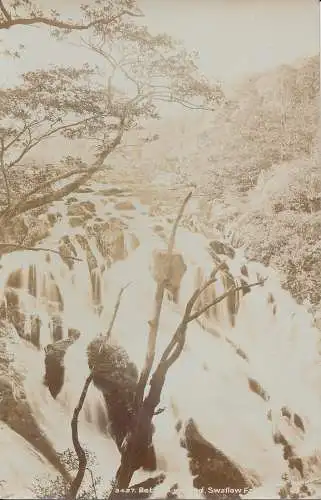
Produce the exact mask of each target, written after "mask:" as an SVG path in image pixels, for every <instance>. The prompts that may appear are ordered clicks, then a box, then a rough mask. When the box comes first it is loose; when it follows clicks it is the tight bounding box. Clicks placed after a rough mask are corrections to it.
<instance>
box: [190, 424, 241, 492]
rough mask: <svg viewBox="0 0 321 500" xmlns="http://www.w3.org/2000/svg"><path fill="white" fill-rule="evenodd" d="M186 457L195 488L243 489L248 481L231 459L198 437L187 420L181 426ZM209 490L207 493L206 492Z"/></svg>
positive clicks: (198, 434) (194, 427)
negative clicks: (187, 457)
mask: <svg viewBox="0 0 321 500" xmlns="http://www.w3.org/2000/svg"><path fill="white" fill-rule="evenodd" d="M183 444H184V447H186V449H187V452H188V456H189V458H190V470H191V473H192V474H193V476H195V478H194V486H195V488H199V489H200V488H202V487H204V488H205V491H206V488H210V487H211V488H227V487H228V488H230V489H235V490H236V489H237V488H242V489H243V488H247V487H249V486H250V480H249V479H248V478H247V476H246V473H245V471H242V469H241V467H239V466H238V465H237V464H236V463H235V462H233V460H232V459H230V458H229V457H227V456H226V455H225V454H224V453H223V452H222V451H221V450H219V449H218V448H216V447H215V446H214V445H213V444H211V443H209V442H208V441H207V440H206V439H204V438H203V436H202V435H201V434H200V432H199V430H198V429H197V426H196V424H195V422H194V421H193V420H192V419H191V420H189V422H188V423H187V425H186V427H185V442H184V443H183ZM209 491H210V490H209ZM205 495H206V496H207V497H210V498H218V499H219V500H223V499H226V500H227V499H228V498H229V499H231V498H235V497H239V494H238V493H234V494H233V493H231V492H230V493H226V496H224V494H222V493H220V494H215V493H208V494H206V493H205Z"/></svg>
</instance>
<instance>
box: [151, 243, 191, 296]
mask: <svg viewBox="0 0 321 500" xmlns="http://www.w3.org/2000/svg"><path fill="white" fill-rule="evenodd" d="M167 270H168V253H167V250H154V252H153V255H152V265H151V273H152V276H153V278H154V280H155V281H156V283H158V284H161V283H162V282H163V281H164V280H165V281H166V289H167V290H168V291H169V292H170V293H171V294H172V296H173V301H174V302H177V301H178V295H179V289H180V285H181V281H182V278H183V276H184V274H185V272H186V270H187V267H186V264H185V262H184V259H183V257H182V255H181V254H180V253H175V252H173V254H172V258H171V264H170V273H169V279H166V275H167Z"/></svg>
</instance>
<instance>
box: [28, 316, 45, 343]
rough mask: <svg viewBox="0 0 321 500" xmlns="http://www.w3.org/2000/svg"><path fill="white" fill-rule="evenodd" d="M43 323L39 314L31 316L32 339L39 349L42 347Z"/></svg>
mask: <svg viewBox="0 0 321 500" xmlns="http://www.w3.org/2000/svg"><path fill="white" fill-rule="evenodd" d="M41 325H42V323H41V319H40V318H39V316H38V315H34V316H32V317H31V318H30V341H31V343H32V344H33V345H34V346H35V347H37V348H38V349H40V331H41Z"/></svg>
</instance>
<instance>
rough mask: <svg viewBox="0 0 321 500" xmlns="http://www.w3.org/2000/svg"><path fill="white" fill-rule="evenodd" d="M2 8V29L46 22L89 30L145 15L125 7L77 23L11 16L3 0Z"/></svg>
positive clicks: (37, 17)
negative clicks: (125, 17)
mask: <svg viewBox="0 0 321 500" xmlns="http://www.w3.org/2000/svg"><path fill="white" fill-rule="evenodd" d="M0 10H1V12H2V13H3V15H4V17H5V18H6V21H3V22H0V29H9V28H11V27H12V26H18V25H23V26H30V25H33V24H45V25H47V26H51V27H53V28H58V29H64V30H71V31H82V30H88V29H90V28H92V27H95V26H99V25H101V26H102V25H104V26H107V25H108V24H111V23H113V22H114V21H117V20H118V19H120V18H122V17H124V16H125V15H127V16H130V17H143V14H141V13H138V12H137V13H136V12H132V11H130V10H127V9H123V10H122V11H121V12H120V13H119V14H117V15H115V16H111V17H109V18H106V17H101V18H99V19H95V20H94V21H91V22H89V23H87V24H85V23H83V24H77V23H69V22H66V21H60V20H59V19H50V18H48V17H44V16H33V17H18V18H12V17H11V16H10V14H9V12H8V11H7V10H6V8H5V7H4V5H3V1H2V0H1V2H0Z"/></svg>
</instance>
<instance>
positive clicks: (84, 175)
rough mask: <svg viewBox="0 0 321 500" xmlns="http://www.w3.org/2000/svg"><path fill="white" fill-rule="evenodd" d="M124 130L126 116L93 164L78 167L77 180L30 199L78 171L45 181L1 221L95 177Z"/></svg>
mask: <svg viewBox="0 0 321 500" xmlns="http://www.w3.org/2000/svg"><path fill="white" fill-rule="evenodd" d="M124 130H125V117H122V118H121V120H120V125H119V129H118V133H117V135H116V137H115V138H114V139H113V141H111V143H109V144H107V145H106V147H105V148H104V149H103V150H102V151H101V152H100V153H99V154H97V159H96V161H95V162H94V163H93V165H92V166H90V167H88V168H86V169H81V170H79V169H77V171H78V172H79V173H80V176H79V177H78V178H77V179H76V180H74V181H72V182H70V183H69V184H67V185H66V186H63V187H61V188H60V189H57V190H56V191H54V192H53V193H47V194H45V195H43V196H42V197H39V198H33V199H29V197H30V196H31V195H32V194H35V193H37V192H38V191H39V189H40V188H41V189H43V188H44V187H47V186H49V185H51V184H53V183H55V182H57V180H58V179H60V180H62V179H65V178H68V177H70V176H71V175H73V174H75V173H76V171H72V172H69V173H68V172H67V173H66V174H62V175H61V176H60V177H59V178H56V179H52V180H50V181H46V182H45V183H43V184H41V186H38V187H37V188H35V189H34V190H32V191H30V192H29V193H26V194H25V196H24V197H23V199H22V200H19V201H18V202H17V203H16V204H15V205H12V206H11V207H10V208H8V209H5V210H4V211H3V212H2V213H1V214H0V221H1V223H2V224H6V223H7V222H8V221H10V220H11V219H12V218H13V217H16V216H18V215H21V214H23V213H25V212H28V211H29V210H33V209H35V208H39V207H42V206H44V205H48V204H50V203H52V202H54V201H57V200H61V199H62V198H64V197H65V196H67V195H68V194H70V193H72V192H73V191H75V190H76V189H78V188H79V187H80V186H82V185H83V184H85V183H86V182H88V181H89V180H90V179H91V178H92V177H93V175H94V174H96V173H97V172H99V171H100V170H101V169H102V168H103V163H104V161H105V159H106V157H107V156H108V155H109V154H110V153H111V152H112V151H113V150H114V149H115V148H116V147H117V146H118V145H119V144H120V142H121V138H122V136H123V133H124Z"/></svg>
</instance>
